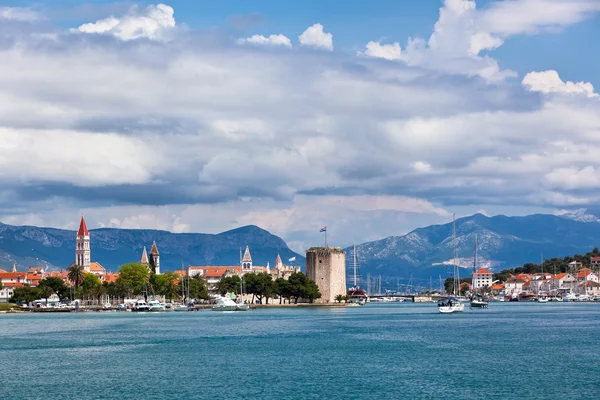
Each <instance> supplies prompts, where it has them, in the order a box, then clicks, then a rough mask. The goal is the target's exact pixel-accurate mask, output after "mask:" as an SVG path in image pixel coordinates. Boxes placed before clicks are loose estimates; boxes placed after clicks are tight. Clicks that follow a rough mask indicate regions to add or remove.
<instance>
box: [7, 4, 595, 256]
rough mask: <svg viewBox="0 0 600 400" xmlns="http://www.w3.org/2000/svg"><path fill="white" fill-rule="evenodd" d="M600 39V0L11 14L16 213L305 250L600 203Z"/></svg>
mask: <svg viewBox="0 0 600 400" xmlns="http://www.w3.org/2000/svg"><path fill="white" fill-rule="evenodd" d="M598 37H600V0H578V1H571V0H504V1H502V0H498V1H491V0H487V1H483V0H479V1H477V2H474V1H473V0H446V1H437V0H431V1H429V0H427V1H419V2H414V1H413V2H403V1H383V0H375V1H370V2H364V1H357V0H352V1H345V2H343V5H342V3H341V2H339V1H286V2H282V1H275V0H269V1H267V0H263V1H241V0H238V1H227V2H223V1H203V2H192V1H169V2H165V4H159V3H155V2H151V1H146V2H125V3H120V2H115V1H88V2H79V1H71V0H64V1H39V0H38V1H35V2H27V1H0V52H1V53H2V54H0V57H2V60H3V65H1V66H0V87H1V88H2V89H0V101H2V104H4V107H3V110H2V111H0V143H2V144H3V146H0V170H2V171H3V172H0V184H2V185H0V187H1V188H2V189H0V210H1V211H0V221H2V222H5V223H12V224H35V225H49V226H57V227H68V228H74V227H75V225H76V224H77V222H78V215H79V214H81V213H84V214H85V215H86V219H87V220H88V222H89V224H90V225H91V227H100V226H112V227H129V228H159V229H168V230H173V231H177V232H186V231H196V232H219V231H223V230H227V229H231V228H234V227H236V226H239V225H244V224H256V225H259V226H261V227H264V228H266V229H269V230H271V231H272V232H274V233H276V234H278V235H281V236H282V237H284V238H285V239H286V240H287V241H288V242H289V243H290V244H291V245H292V247H293V248H294V249H295V250H298V251H301V250H302V249H303V247H305V246H306V245H310V244H311V243H312V242H313V241H314V240H320V239H319V235H318V229H320V228H321V227H322V226H323V225H327V226H328V232H329V235H330V238H331V240H332V241H333V242H334V243H337V244H340V245H348V244H350V243H352V242H353V241H357V242H361V241H366V240H374V239H378V238H382V237H385V236H389V235H398V234H404V233H406V232H408V231H410V230H412V229H414V228H417V227H419V226H423V225H428V224H431V223H443V222H447V221H448V220H449V219H450V218H451V215H452V213H453V212H456V213H457V214H458V215H468V214H472V213H475V212H483V213H486V214H488V215H493V214H500V213H503V214H508V215H523V214H528V213H534V212H547V213H553V212H554V213H562V212H565V211H566V210H573V209H578V208H585V207H596V206H597V205H598V202H600V178H598V176H600V165H599V161H598V158H597V156H596V154H597V152H598V151H600V131H599V129H600V128H599V127H600V120H599V118H600V117H599V116H600V105H599V102H600V100H599V97H598V87H600V76H599V74H600V69H599V68H598V66H599V65H600V51H598V50H600V49H599V45H598V44H597V41H596V38H598ZM28 160H29V161H28ZM31 160H33V161H34V162H33V163H32V162H30V161H31Z"/></svg>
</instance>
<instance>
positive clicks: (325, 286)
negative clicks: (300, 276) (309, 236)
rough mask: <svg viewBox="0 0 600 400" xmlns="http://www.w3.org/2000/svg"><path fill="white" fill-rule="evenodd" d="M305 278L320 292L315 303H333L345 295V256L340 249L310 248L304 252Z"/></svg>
mask: <svg viewBox="0 0 600 400" xmlns="http://www.w3.org/2000/svg"><path fill="white" fill-rule="evenodd" d="M306 276H308V277H309V278H310V279H312V280H313V281H315V283H316V284H317V286H318V287H319V291H320V292H321V298H320V299H317V300H316V302H317V303H333V302H334V301H335V296H337V295H338V294H341V295H346V254H345V253H344V250H342V248H340V247H311V248H310V249H308V250H306Z"/></svg>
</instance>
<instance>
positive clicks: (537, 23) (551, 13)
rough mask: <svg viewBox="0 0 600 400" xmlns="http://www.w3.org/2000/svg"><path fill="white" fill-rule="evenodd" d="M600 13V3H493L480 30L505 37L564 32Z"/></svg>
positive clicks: (586, 0)
mask: <svg viewBox="0 0 600 400" xmlns="http://www.w3.org/2000/svg"><path fill="white" fill-rule="evenodd" d="M598 11H600V2H598V0H512V1H496V2H492V3H491V4H490V5H489V6H488V8H487V9H486V10H485V11H483V12H482V15H481V17H480V18H479V21H478V26H479V27H480V29H484V30H487V31H488V32H492V33H496V34H498V35H501V36H503V37H508V36H511V35H519V34H523V33H526V34H532V33H537V32H539V31H540V30H545V29H549V28H557V27H558V28H561V27H565V26H568V25H571V24H575V23H577V22H580V21H582V20H584V19H586V18H590V17H591V16H592V15H593V13H594V12H598Z"/></svg>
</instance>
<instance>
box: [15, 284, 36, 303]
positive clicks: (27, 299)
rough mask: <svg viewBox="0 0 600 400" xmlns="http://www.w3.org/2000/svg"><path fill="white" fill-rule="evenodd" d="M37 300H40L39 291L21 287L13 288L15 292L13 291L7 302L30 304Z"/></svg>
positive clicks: (29, 287) (33, 288)
mask: <svg viewBox="0 0 600 400" xmlns="http://www.w3.org/2000/svg"><path fill="white" fill-rule="evenodd" d="M39 298H40V291H39V289H38V288H35V287H31V286H23V287H18V288H15V290H13V295H12V297H11V298H10V300H9V301H10V302H11V303H18V302H24V303H31V302H32V301H34V300H37V299H39Z"/></svg>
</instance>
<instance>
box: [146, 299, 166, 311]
mask: <svg viewBox="0 0 600 400" xmlns="http://www.w3.org/2000/svg"><path fill="white" fill-rule="evenodd" d="M165 310H166V308H165V306H164V304H160V301H158V300H150V302H149V303H148V311H165Z"/></svg>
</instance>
